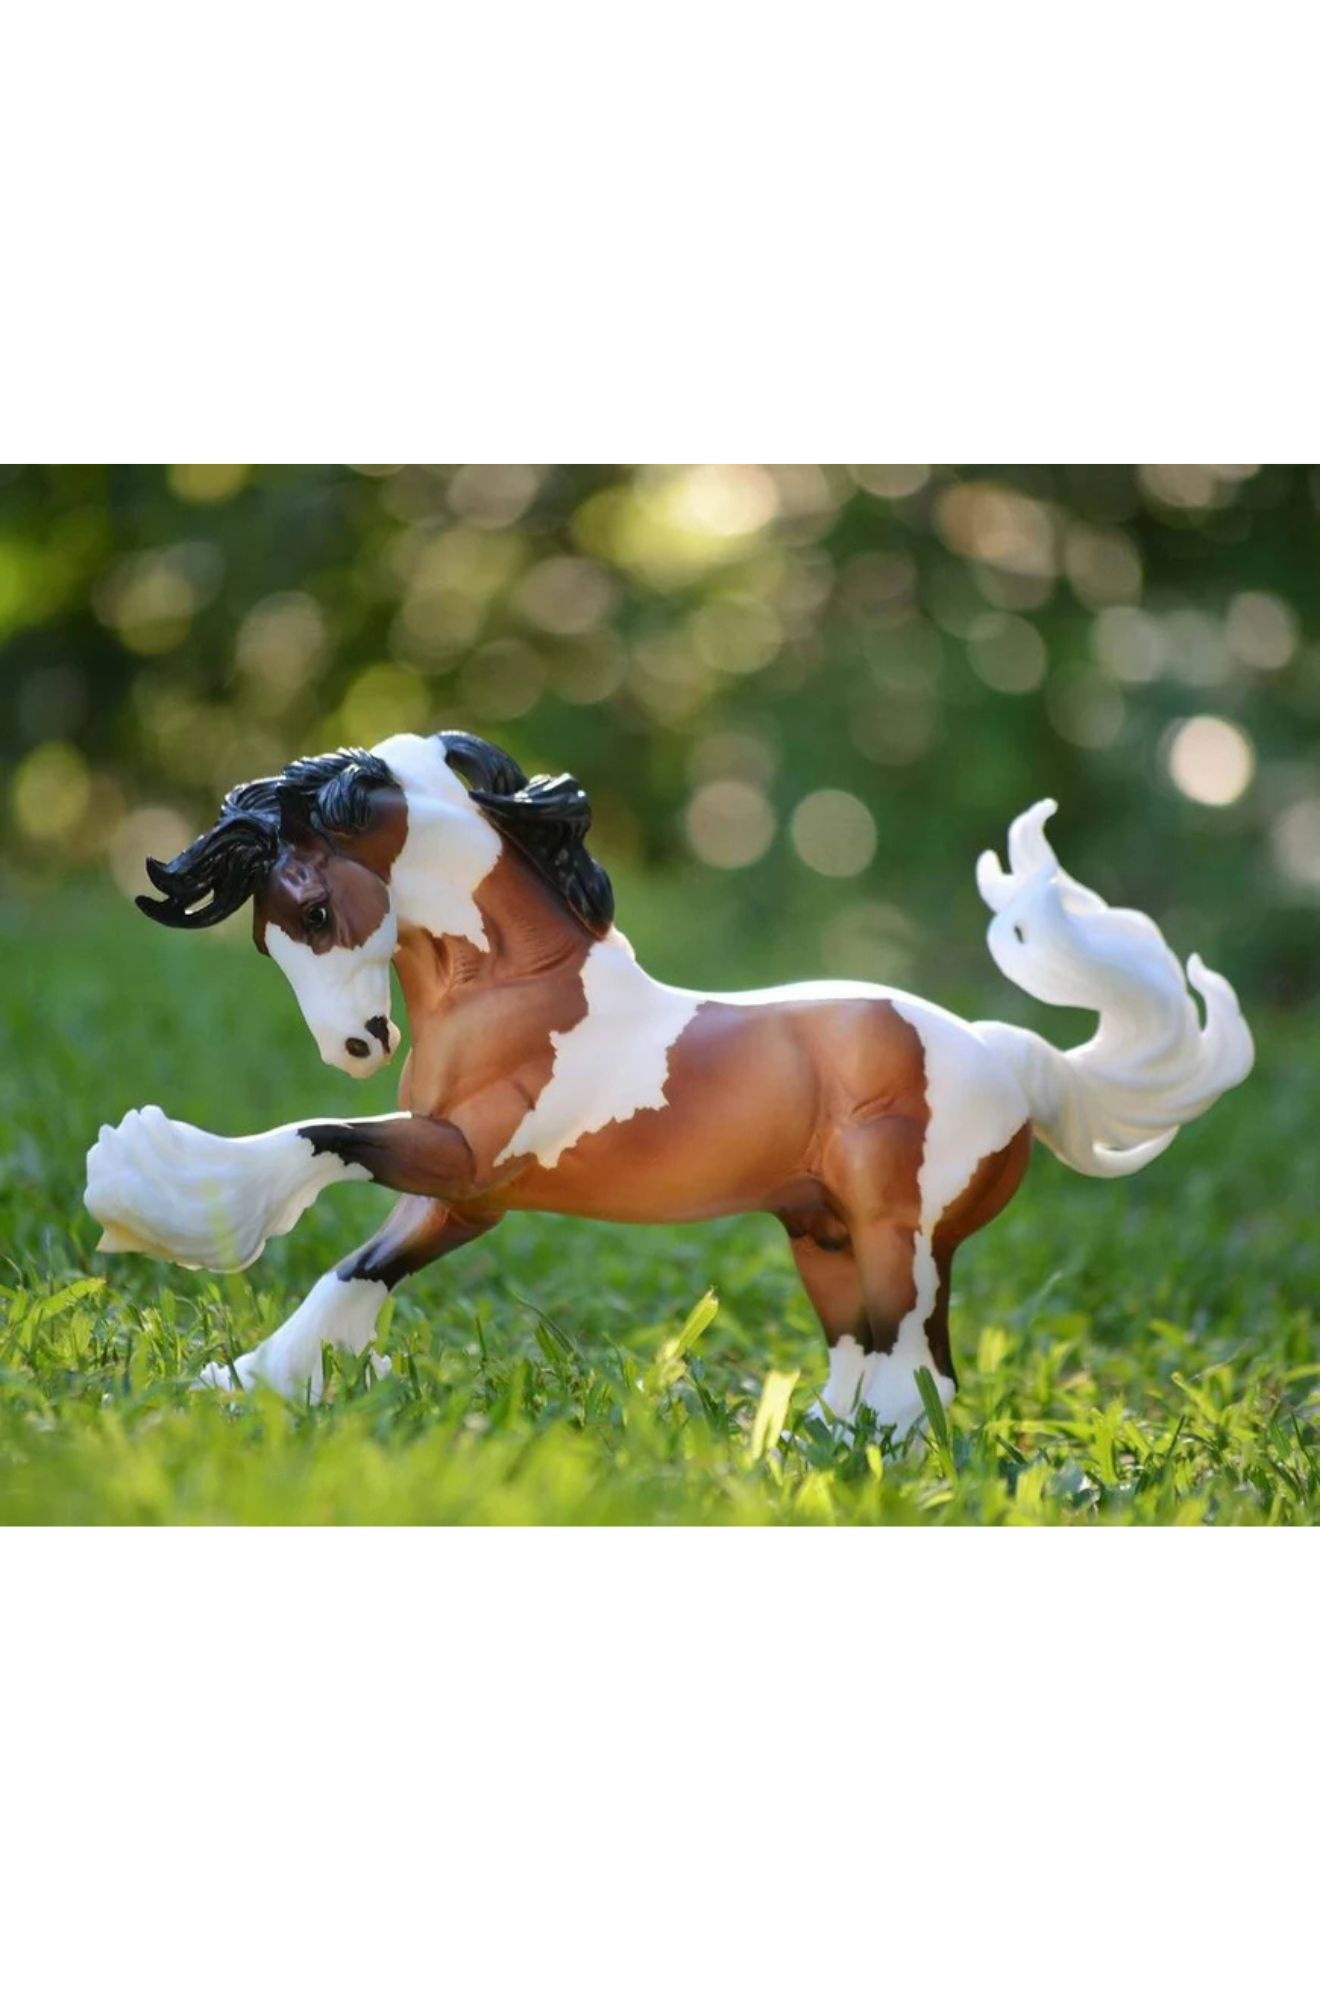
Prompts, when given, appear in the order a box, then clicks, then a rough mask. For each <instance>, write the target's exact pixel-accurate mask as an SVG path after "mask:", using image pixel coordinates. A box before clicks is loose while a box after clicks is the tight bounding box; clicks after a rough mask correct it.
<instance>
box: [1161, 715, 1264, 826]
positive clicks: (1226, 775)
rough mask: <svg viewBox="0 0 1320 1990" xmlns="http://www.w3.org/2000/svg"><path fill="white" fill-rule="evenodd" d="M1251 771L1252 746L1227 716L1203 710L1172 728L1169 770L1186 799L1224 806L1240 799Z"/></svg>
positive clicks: (1249, 780) (1219, 806)
mask: <svg viewBox="0 0 1320 1990" xmlns="http://www.w3.org/2000/svg"><path fill="white" fill-rule="evenodd" d="M1255 771H1256V754H1255V749H1254V748H1253V746H1252V744H1251V741H1250V740H1249V739H1248V737H1247V735H1246V733H1244V732H1243V730H1242V728H1241V726H1235V725H1234V724H1232V722H1231V721H1230V720H1228V719H1219V718H1214V717H1212V716H1210V715H1209V714H1208V713H1206V714H1202V715H1201V716H1200V717H1198V718H1194V719H1186V720H1184V721H1183V723H1182V724H1181V725H1179V726H1176V727H1175V728H1174V731H1173V734H1172V737H1171V738H1170V741H1169V772H1170V774H1171V775H1172V776H1173V780H1174V783H1175V785H1176V786H1177V787H1178V788H1180V789H1181V790H1182V792H1183V794H1185V795H1186V796H1187V798H1188V800H1189V801H1194V802H1202V803H1203V804H1204V805H1205V806H1206V807H1207V808H1227V807H1229V806H1230V805H1231V804H1232V803H1233V802H1235V801H1239V800H1241V798H1242V796H1243V795H1244V794H1245V793H1246V791H1247V789H1248V788H1249V787H1250V785H1251V778H1252V775H1253V774H1254V773H1255Z"/></svg>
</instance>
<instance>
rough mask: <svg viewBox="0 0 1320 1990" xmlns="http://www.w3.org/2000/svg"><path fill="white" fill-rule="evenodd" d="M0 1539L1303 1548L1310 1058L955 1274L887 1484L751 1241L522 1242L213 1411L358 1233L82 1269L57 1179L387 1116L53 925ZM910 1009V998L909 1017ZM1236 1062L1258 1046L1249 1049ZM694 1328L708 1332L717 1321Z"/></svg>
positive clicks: (269, 1026) (379, 1097) (740, 1233)
mask: <svg viewBox="0 0 1320 1990" xmlns="http://www.w3.org/2000/svg"><path fill="white" fill-rule="evenodd" d="M0 943H2V944H3V948H4V954H5V960H6V970H5V980H4V984H3V986H4V993H3V997H0V1013H2V1014H3V1018H4V1026H5V1040H6V1055H5V1058H4V1060H3V1069H2V1075H0V1087H2V1089H0V1112H2V1114H3V1118H2V1119H0V1125H2V1126H3V1133H2V1134H0V1157H2V1158H0V1225H3V1234H4V1237H5V1240H6V1241H5V1245H4V1260H5V1262H4V1264H3V1266H0V1287H3V1290H0V1519H4V1520H8V1521H29V1522H33V1521H62V1522H64V1521H78V1522H86V1521H98V1520H101V1521H118V1522H140V1521H173V1520H187V1521H210V1522H225V1521H228V1522H257V1523H272V1522H281V1521H302V1522H321V1521H363V1522H367V1521H411V1522H430V1521H479V1522H503V1521H591V1522H607V1523H612V1522H666V1521H669V1522H685V1521H717V1522H743V1521H753V1522H758V1521H766V1520H777V1521H805V1522H812V1523H827V1522H830V1521H888V1522H898V1523H905V1522H927V1521H943V1522H968V1521H976V1522H984V1521H990V1522H1006V1521H1008V1522H1011V1521H1024V1522H1039V1521H1068V1522H1086V1521H1102V1522H1104V1521H1132V1520H1136V1521H1147V1522H1159V1523H1165V1522H1182V1523H1198V1522H1203V1521H1220V1522H1224V1521H1303V1520H1309V1519H1313V1518H1315V1517H1316V1515H1317V1513H1320V1447H1318V1446H1317V1439H1316V1432H1315V1426H1314V1410H1315V1406H1316V1402H1317V1378H1318V1376H1320V1368H1318V1367H1317V1364H1316V1347H1315V1337H1314V1310H1313V1308H1314V1293H1315V1290H1316V1275H1317V1271H1318V1270H1320V1242H1318V1241H1317V1230H1316V1226H1315V1223H1314V1215H1313V1212H1314V1209H1315V1207H1316V1190H1317V1181H1316V1174H1317V1167H1316V1160H1315V1143H1314V1140H1313V1136H1312V1127H1313V1125H1314V1122H1315V1118H1316V1104H1317V1092H1318V1091H1320V1054H1318V1053H1317V1051H1316V1050H1315V1048H1314V1047H1312V1046H1310V1045H1308V1044H1307V1043H1306V1041H1305V1038H1304V1036H1303V1034H1302V1032H1301V1031H1300V1030H1298V1029H1297V1028H1296V1027H1286V1026H1284V1025H1282V1024H1279V1025H1274V1026H1271V1025H1270V1024H1269V1023H1268V1021H1267V1022H1265V1023H1264V1024H1263V1025H1261V1026H1259V1036H1260V1041H1261V1049H1262V1052H1263V1056H1262V1064H1261V1068H1260V1070H1259V1071H1258V1073H1257V1074H1256V1075H1255V1076H1254V1077H1253V1079H1252V1080H1251V1081H1250V1082H1249V1083H1248V1085H1247V1086H1246V1087H1244V1088H1243V1090H1242V1091H1241V1093H1239V1094H1238V1095H1236V1096H1234V1097H1233V1098H1231V1099H1229V1100H1226V1101H1224V1102H1222V1103H1221V1104H1220V1105H1219V1106H1218V1107H1217V1108H1216V1109H1215V1110H1214V1111H1213V1112H1212V1113H1211V1115H1210V1116H1209V1118H1208V1119H1207V1120H1205V1121H1203V1122H1201V1123H1200V1124H1199V1125H1198V1126H1196V1127H1194V1128H1191V1129H1189V1130H1188V1131H1187V1132H1186V1133H1185V1134H1184V1135H1183V1136H1182V1137H1181V1138H1180V1140H1179V1141H1178V1143H1177V1144H1176V1145H1175V1147H1174V1148H1173V1150H1172V1151H1171V1153H1170V1154H1169V1155H1168V1156H1166V1157H1165V1158H1164V1159H1163V1160H1162V1161H1160V1162H1159V1163H1157V1164H1156V1166H1155V1167H1154V1168H1153V1169H1152V1170H1150V1171H1149V1173H1148V1174H1146V1175H1144V1176H1141V1177H1138V1178H1137V1179H1135V1180H1134V1181H1132V1182H1130V1183H1109V1184H1106V1183H1097V1182H1085V1181H1081V1180H1079V1179H1078V1178H1076V1177H1073V1176H1070V1175H1068V1174H1067V1173H1066V1172H1065V1171H1064V1170H1062V1169H1061V1168H1059V1167H1058V1166H1057V1165H1056V1164H1055V1163H1053V1162H1052V1161H1050V1160H1049V1159H1048V1157H1046V1156H1044V1155H1039V1156H1038V1157H1037V1159H1036V1160H1035V1162H1034V1163H1033V1167H1032V1170H1031V1173H1030V1175H1029V1177H1028V1181H1027V1183H1026V1186H1025V1187H1024V1189H1023V1191H1022V1193H1021V1195H1020V1196H1019V1198H1018V1200H1017V1202H1016V1203H1015V1204H1014V1205H1013V1206H1012V1208H1011V1209H1010V1210H1009V1211H1008V1213H1007V1214H1006V1215H1005V1216H1004V1217H1002V1218H1001V1219H1000V1220H999V1222H998V1223H997V1224H995V1225H994V1226H993V1227H992V1228H991V1229H990V1230H989V1231H987V1232H986V1233H985V1234H984V1235H983V1236H982V1237H981V1238H979V1239H977V1240H976V1241H975V1242H974V1243H973V1244H971V1245H970V1246H968V1247H967V1248H966V1250H965V1251H964V1253H963V1255H962V1258H961V1259H960V1262H959V1277H958V1282H957V1288H956V1297H955V1308H954V1346H955V1352H956V1356H957V1360H958V1365H959V1370H960V1376H961V1382H962V1388H961V1391H960V1394H959V1396H958V1398H957V1401H956V1403H955V1404H954V1407H953V1409H952V1411H951V1412H950V1414H949V1416H948V1418H947V1420H935V1421H933V1423H932V1427H931V1429H930V1430H929V1432H928V1433H927V1434H926V1435H925V1437H923V1438H922V1439H921V1440H920V1441H919V1442H918V1443H917V1444H916V1445H915V1446H914V1447H913V1449H912V1451H911V1452H910V1454H909V1455H908V1456H907V1457H906V1458H902V1459H899V1458H895V1457H894V1456H892V1455H891V1454H890V1453H889V1452H888V1449H887V1447H886V1445H885V1443H884V1440H883V1436H882V1434H881V1433H879V1432H876V1431H874V1430H868V1429H862V1430H861V1431H859V1432H858V1433H857V1435H856V1436H855V1437H852V1438H846V1439H844V1438H840V1437H839V1436H838V1435H837V1434H835V1433H834V1432H832V1431H831V1430H830V1429H829V1428H828V1427H827V1425H826V1424H825V1423H824V1422H822V1421H821V1420H820V1419H819V1418H818V1417H816V1416H814V1415H813V1414H812V1404H813V1401H814V1397H815V1392H816V1389H817V1387H818V1385H819V1382H820V1380H821V1379H822V1377H823V1373H824V1350H823V1344H822V1342H821V1339H820V1336H819V1332H818V1329H817V1328H816V1326H815V1323H814V1321H813V1319H812V1317H811V1315H810V1312H809V1309H808V1307H807V1305H806V1302H805V1300H804V1298H803V1297H802V1295H801V1293H800V1291H799V1290H798V1289H797V1287H796V1285H795V1282H794V1279H793V1276H792V1272H791V1268H790V1265H789V1261H788V1256H787V1252H786V1249H785V1247H784V1244H783V1241H782V1238H781V1237H780V1235H779V1233H778V1231H777V1229H776V1228H775V1226H774V1225H773V1224H772V1223H770V1222H769V1221H768V1220H766V1219H758V1218H749V1219H746V1220H743V1221H738V1222H730V1223H721V1224H711V1225H706V1226H703V1227H700V1228H692V1229H687V1230H661V1229H657V1230H627V1229H623V1228H617V1227H606V1226H603V1225H594V1224H581V1223H571V1222H568V1221H561V1220H559V1219H554V1218H545V1217H530V1216H528V1217H515V1218H510V1219H509V1220H508V1221H507V1222H506V1223H505V1224H504V1225H503V1226H501V1228H500V1229H499V1230H497V1231H496V1232H495V1233H494V1234H493V1235H491V1236H490V1237H489V1238H487V1239H485V1240H483V1241H481V1242H479V1243H477V1244H475V1245H473V1246H471V1247H470V1248H469V1249H468V1250H466V1251H463V1252H460V1253H458V1254H456V1255H455V1256H454V1257H453V1258H451V1259H448V1260H446V1261H444V1262H443V1263H441V1264H440V1265H438V1266H436V1267H434V1268H433V1269H432V1270H431V1271H429V1272H428V1273H425V1274H423V1275H422V1276H421V1277H419V1278H418V1279H417V1280H415V1281H413V1282H412V1283H411V1284H408V1285H405V1286H404V1287H403V1288H401V1290H400V1292H399V1294H398V1295H397V1297H396V1299H395V1301H394V1303H393V1305H392V1308H391V1310H390V1313H389V1315H388V1316H387V1319H386V1323H385V1330H384V1333H385V1345H386V1346H387V1348H388V1350H389V1352H390V1353H391V1355H392V1356H393V1364H394V1365H393V1372H392V1374H391V1375H390V1376H389V1377H388V1378H387V1379H385V1380H384V1381H381V1382H372V1381H371V1380H370V1379H369V1378H368V1375H367V1373H366V1368H365V1363H361V1364H359V1363H351V1364H345V1363H339V1362H336V1361H335V1360H334V1359H333V1357H331V1358H329V1386H328V1389H327V1397H326V1401H325V1402H324V1403H323V1404H322V1405H321V1406H320V1407H318V1408H316V1409H314V1410H313V1409H307V1408H298V1407H291V1406H289V1405H286V1404H284V1403H281V1402H279V1401H277V1400H275V1399H274V1398H271V1397H269V1396H264V1395H262V1396H256V1397H248V1398H243V1399H241V1400H239V1399H234V1398H226V1397H223V1396H216V1395H212V1394H199V1393H196V1392H194V1391H193V1390H192V1389H191V1387H190V1382H191V1378H192V1377H193V1376H194V1375H195V1374H196V1373H197V1371H198V1369H199V1368H200V1367H201V1366H202V1364H203V1363H204V1362H205V1361H207V1360H210V1359H216V1358H220V1359H223V1358H224V1357H225V1356H227V1355H230V1354H233V1353H237V1352H239V1351H241V1350H242V1349H243V1348H246V1347H248V1346H251V1345H252V1343H253V1342H254V1341H255V1340H256V1339H258V1338H260V1336H261V1335H262V1334H263V1333H266V1332H268V1331H270V1329H271V1328H272V1327H274V1326H275V1325H277V1324H278V1323H279V1321H280V1320H281V1319H282V1318H284V1317H286V1316H287V1314H288V1312H290V1311H291V1310H292V1308H293V1307H294V1306H295V1305H296V1304H297V1303H298V1301H299V1300H300V1299H301V1298H302V1296H303V1295H304V1294H305V1292H306V1290H307V1288H308V1287H309V1286H310V1285H311V1283H312V1282H313V1280H314V1279H315V1278H316V1277H317V1275H318V1274H319V1273H320V1272H321V1271H323V1270H324V1269H325V1268H326V1267H327V1265H329V1264H330V1263H333V1261H334V1260H335V1259H336V1258H337V1257H338V1256H340V1255H342V1254H343V1252H344V1251H345V1250H347V1249H348V1248H349V1247H351V1246H352V1245H353V1244H354V1243H355V1242H357V1241H358V1240H360V1238H361V1237H363V1236H365V1235H366V1234H367V1232H368V1231H369V1230H370V1229H371V1228H372V1227H373V1226H374V1224H375V1222H376V1221H378V1220H379V1214H380V1212H381V1211H382V1210H383V1209H384V1208H385V1207H386V1206H387V1203H388V1198H387V1197H385V1196H384V1195H383V1193H382V1192H380V1191H378V1190H374V1189H370V1188H361V1187H356V1188H346V1189H344V1190H343V1191H341V1192H340V1193H339V1194H338V1195H337V1196H335V1195H327V1196H326V1197H325V1198H323V1200H322V1202H321V1203H320V1204H319V1205H318V1206H317V1207H316V1208H315V1209H314V1210H313V1211H312V1212H311V1213H310V1214H309V1215H308V1217H307V1218H305V1219H304V1222H303V1223H302V1224H301V1225H300V1226H299V1228H298V1229H297V1231H295V1232H294V1233H293V1235H291V1236H290V1237H288V1238H285V1239H281V1240H279V1241H278V1242H276V1243H275V1244H273V1245H272V1246H271V1247H270V1249H269V1250H268V1252H267V1254H266V1256H265V1257H263V1258H262V1259H261V1260H260V1261H259V1262H258V1263H257V1264H256V1265H255V1266H253V1267H252V1268H251V1270H250V1271H249V1272H247V1273H244V1274H242V1275H240V1276H236V1277H233V1278H228V1279H216V1278H212V1277H208V1276H205V1275H196V1274H190V1273H187V1272H183V1271H180V1270H177V1269H174V1268H172V1267H168V1266H161V1265H155V1264H150V1263H147V1262H145V1261H142V1260H139V1259H132V1258H117V1259H106V1260H101V1259H98V1258H96V1257H95V1255H94V1253H93V1250H92V1245H93V1242H94V1226H93V1225H92V1223H91V1222H90V1220H89V1219H88V1218H87V1217H86V1216H85V1215H84V1213H83V1211H82V1208H81V1201H80V1197H81V1188H82V1157H83V1152H84V1150H85V1148H86V1146H87V1145H88V1143H89V1142H90V1140H91V1139H92V1138H93V1137H94V1135H95V1132H96V1127H97V1125H98V1124H99V1123H100V1122H101V1121H102V1120H104V1119H117V1118H118V1117H119V1115H120V1114H121V1113H122V1112H123V1111H124V1110H125V1109H126V1108H127V1107H128V1106H130V1105H137V1104H141V1103H143V1102H145V1101H147V1100H155V1101H156V1102H157V1103H159V1104H161V1105H163V1106H164V1107H165V1108H166V1109H167V1110H169V1111H171V1112H174V1113H177V1114H178V1115H180V1116H183V1117H189V1118H193V1119H195V1120H197V1121H198V1122H199V1123H201V1124H204V1125H209V1126H213V1127H215V1128H216V1129H217V1130H220V1131H223V1132H250V1131H254V1130H256V1129H258V1128H259V1127H261V1126H263V1125H269V1124H274V1123H276V1122H277V1121H279V1120H281V1119H285V1118H290V1117H294V1116H296V1115H297V1114H299V1113H300V1112H305V1111H309V1110H314V1111H325V1110H337V1111H344V1112H356V1111H364V1112H371V1111H380V1110H383V1109H387V1108H388V1107H389V1106H390V1105H391V1104H392V1099H391V1095H390V1086H389V1081H388V1080H382V1081H376V1082H374V1083H373V1084H371V1085H369V1086H364V1087H353V1088H352V1089H351V1090H350V1088H349V1085H348V1083H347V1081H344V1080H340V1079H338V1078H337V1077H336V1076H335V1075H334V1074H332V1073H330V1072H327V1071H325V1070H324V1068H323V1067H321V1066H320V1065H319V1063H318V1062H317V1060H316V1057H315V1052H314V1050H313V1048H312V1046H311V1044H310V1041H309V1040H308V1039H307V1037H306V1034H305V1031H304V1029H303V1026H302V1024H301V1022H300V1020H299V1018H298V1016H297V1013H296V1010H295V1009H294V1008H293V1005H292V1004H291V1002H290V1001H289V999H288V996H287V991H286V990H285V989H284V988H283V985H282V983H281V982H280V980H279V978H278V976H276V975H274V974H273V973H272V972H271V971H270V970H269V968H268V967H266V966H264V965H263V964H261V963H259V962H258V961H257V960H256V958H255V956H253V955H252V954H251V952H250V951H249V950H247V949H242V948H235V947H232V946H227V945H224V944H223V943H220V944H213V943H208V942H206V941H202V940H200V939H199V940H189V939H186V938H183V937H182V936H176V935H162V934H158V933H155V932H154V931H150V930H148V929H146V928H145V926H144V925H143V924H140V923H139V922H135V920H134V918H133V916H132V915H131V914H130V912H129V911H128V909H127V908H126V907H124V906H122V905H121V904H118V903H112V902H108V901H102V900H98V899H89V900H82V899H71V900H69V901H66V902H64V903H63V904H62V905H60V906H57V907H51V908H47V909H46V910H45V911H42V912H36V911H29V912H28V913H27V914H25V915H24V916H23V918H22V921H21V922H20V920H19V917H18V916H17V915H16V914H14V913H12V912H11V913H10V914H9V915H8V919H7V921H6V922H4V924H3V925H0ZM933 992H934V991H933ZM1258 1023H1259V1019H1258ZM708 1288H713V1289H714V1292H715V1294H716V1298H717V1300H718V1305H717V1306H716V1305H715V1304H713V1303H706V1302H704V1301H703V1294H704V1293H705V1292H706V1291H707V1289H708Z"/></svg>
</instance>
